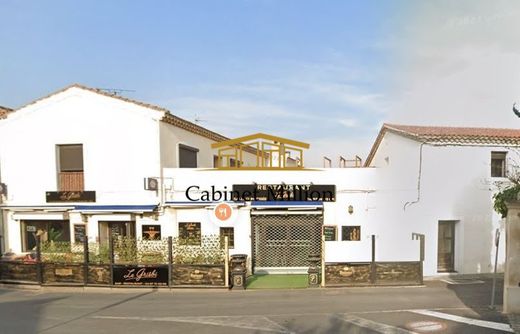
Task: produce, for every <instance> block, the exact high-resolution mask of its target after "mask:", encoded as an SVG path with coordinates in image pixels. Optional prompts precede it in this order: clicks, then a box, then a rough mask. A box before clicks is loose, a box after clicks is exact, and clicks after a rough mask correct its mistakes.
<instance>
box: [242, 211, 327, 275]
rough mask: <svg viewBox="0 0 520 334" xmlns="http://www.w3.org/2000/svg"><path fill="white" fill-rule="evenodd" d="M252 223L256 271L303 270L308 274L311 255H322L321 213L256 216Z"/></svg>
mask: <svg viewBox="0 0 520 334" xmlns="http://www.w3.org/2000/svg"><path fill="white" fill-rule="evenodd" d="M251 221H252V224H253V226H252V227H253V228H252V231H253V233H252V240H253V271H256V272H260V271H263V272H270V271H271V272H275V271H277V270H276V269H274V268H294V269H296V268H303V269H302V270H305V272H306V270H307V268H308V267H309V255H317V256H320V255H321V229H322V225H323V216H322V215H321V214H301V215H300V214H288V215H282V214H261V215H256V214H255V215H252V217H251ZM273 269H274V270H273ZM278 271H279V270H278ZM296 271H297V270H292V272H296ZM280 272H283V271H280Z"/></svg>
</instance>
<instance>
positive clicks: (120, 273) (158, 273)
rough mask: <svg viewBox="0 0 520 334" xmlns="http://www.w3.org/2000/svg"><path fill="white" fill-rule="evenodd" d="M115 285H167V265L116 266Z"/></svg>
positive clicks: (114, 269)
mask: <svg viewBox="0 0 520 334" xmlns="http://www.w3.org/2000/svg"><path fill="white" fill-rule="evenodd" d="M112 283H113V284H114V285H148V286H167V285H168V267H167V266H154V267H148V266H114V268H113V282H112Z"/></svg>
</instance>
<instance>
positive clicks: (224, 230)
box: [220, 227, 235, 248]
mask: <svg viewBox="0 0 520 334" xmlns="http://www.w3.org/2000/svg"><path fill="white" fill-rule="evenodd" d="M224 237H228V242H229V248H235V229H234V228H233V227H221V228H220V247H222V248H224V241H225V239H224Z"/></svg>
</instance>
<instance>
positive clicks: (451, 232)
mask: <svg viewBox="0 0 520 334" xmlns="http://www.w3.org/2000/svg"><path fill="white" fill-rule="evenodd" d="M518 145H520V131H519V130H503V129H465V128H447V127H443V128H441V127H408V126H397V125H384V126H383V128H382V129H381V132H380V134H379V136H378V138H377V139H376V142H375V144H374V147H373V148H372V151H371V152H370V154H369V157H368V159H367V161H366V163H365V166H364V167H358V168H320V169H310V168H304V159H303V151H304V150H305V149H306V148H307V147H308V144H306V143H302V142H297V141H293V140H289V139H285V138H280V137H274V136H269V135H264V134H256V135H252V136H247V137H242V138H237V139H235V140H229V138H226V137H224V136H222V135H219V134H217V133H215V132H212V131H209V130H207V129H205V128H202V127H200V126H198V125H196V124H193V123H191V122H188V121H185V120H183V119H181V118H178V117H176V116H174V115H172V114H171V113H170V112H169V111H168V110H166V109H163V108H160V107H156V106H151V105H148V104H144V103H141V102H138V101H133V100H129V99H125V98H122V97H119V96H114V95H112V94H108V93H105V92H103V91H99V90H96V89H91V88H87V87H84V86H80V85H73V86H70V87H67V88H66V89H64V90H62V91H59V92H57V93H54V94H51V95H50V96H47V97H45V98H42V99H40V100H37V101H35V102H32V103H30V104H28V105H26V106H24V107H22V108H19V109H18V110H16V111H15V112H13V113H11V114H10V115H9V116H8V117H7V118H6V119H4V120H2V121H1V122H0V173H1V174H0V177H1V179H0V182H1V183H3V184H5V185H6V188H7V191H6V192H4V195H2V204H1V207H0V208H1V210H2V216H3V218H4V222H3V225H2V227H1V230H0V234H1V235H3V237H4V243H3V252H14V253H24V252H30V251H32V250H33V248H34V246H35V237H34V236H35V234H36V233H38V234H39V235H41V236H42V238H43V239H44V240H45V239H55V240H62V241H70V242H80V241H81V240H83V238H84V237H87V238H88V239H89V241H92V242H96V241H98V242H104V241H106V240H108V239H109V236H112V237H116V236H130V237H136V238H150V237H151V238H165V237H168V236H180V237H186V238H191V239H194V240H195V242H197V239H200V238H201V236H202V235H207V234H220V235H222V236H223V235H225V236H228V237H229V240H230V247H231V254H247V255H248V259H249V260H248V268H249V270H250V271H252V272H299V271H306V270H307V268H308V258H309V256H310V255H318V256H320V254H322V251H324V260H325V261H326V262H328V263H336V262H338V263H348V262H369V261H371V259H372V254H373V246H374V243H373V242H375V250H374V255H375V258H376V260H377V261H418V260H419V258H420V247H419V242H418V241H417V240H414V239H413V238H412V235H413V234H416V235H424V236H425V249H424V274H425V275H435V274H438V273H439V272H452V271H457V272H459V273H478V272H491V271H492V259H493V258H494V250H493V249H492V246H493V240H494V233H495V229H496V228H502V227H503V226H502V220H501V219H500V217H498V216H497V215H496V214H495V213H494V211H493V208H492V195H493V193H494V192H495V191H496V182H506V179H505V173H506V168H507V165H508V161H509V160H510V159H511V158H513V157H514V154H515V153H514V152H515V148H516V147H517V146H518ZM253 193H254V194H253ZM237 196H238V197H239V198H237ZM322 237H323V238H324V240H325V241H324V243H322ZM322 245H323V246H322ZM500 262H501V263H502V262H503V249H501V254H500Z"/></svg>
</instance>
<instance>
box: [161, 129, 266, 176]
mask: <svg viewBox="0 0 520 334" xmlns="http://www.w3.org/2000/svg"><path fill="white" fill-rule="evenodd" d="M160 140H161V160H162V166H163V167H165V168H175V167H178V161H179V144H184V145H187V146H191V147H194V148H197V149H199V152H198V154H197V167H198V168H213V156H214V155H217V154H218V150H217V149H212V148H211V144H213V143H215V141H213V140H211V139H209V138H206V137H202V136H199V135H197V134H194V133H192V132H189V131H186V130H184V129H181V128H178V127H175V126H173V125H170V124H167V123H165V122H161V124H160ZM243 158H244V165H245V166H253V165H256V156H255V155H254V154H251V153H248V152H244V156H243Z"/></svg>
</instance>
